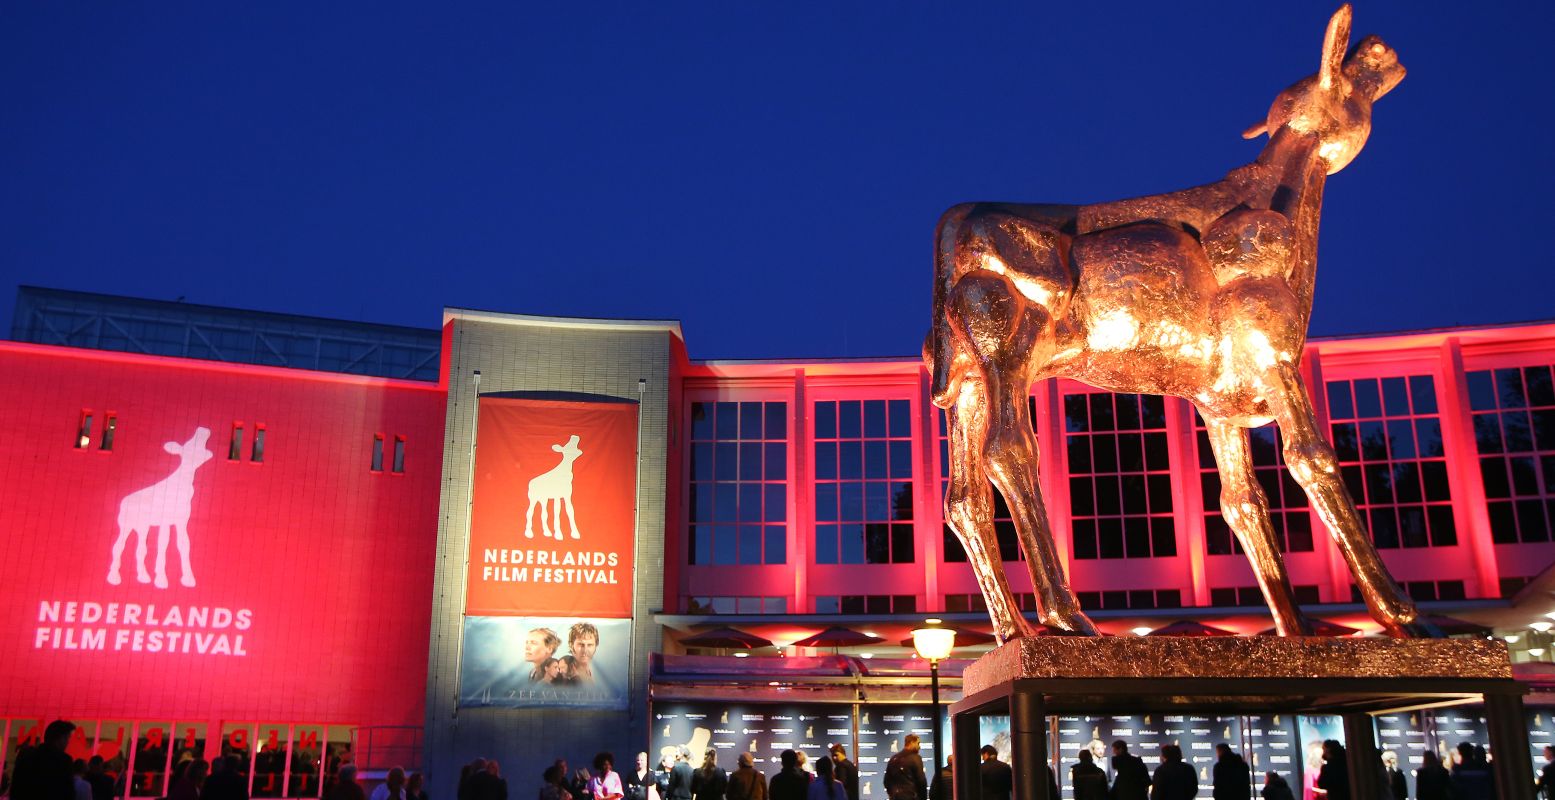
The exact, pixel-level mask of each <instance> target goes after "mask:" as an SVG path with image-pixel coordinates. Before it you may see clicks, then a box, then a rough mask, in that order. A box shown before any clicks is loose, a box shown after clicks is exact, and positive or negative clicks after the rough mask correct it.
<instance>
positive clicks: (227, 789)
mask: <svg viewBox="0 0 1555 800" xmlns="http://www.w3.org/2000/svg"><path fill="white" fill-rule="evenodd" d="M220 763H221V765H222V767H221V771H219V772H212V773H211V776H210V777H209V778H206V779H205V787H204V788H203V789H201V790H200V800H248V781H247V780H245V779H244V777H243V759H242V758H240V757H238V756H237V755H235V754H230V753H229V754H228V755H227V757H226V758H223V759H222V760H221V762H220Z"/></svg>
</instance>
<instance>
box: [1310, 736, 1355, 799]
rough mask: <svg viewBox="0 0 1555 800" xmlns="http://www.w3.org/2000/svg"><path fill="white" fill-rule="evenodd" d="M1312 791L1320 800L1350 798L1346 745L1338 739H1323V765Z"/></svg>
mask: <svg viewBox="0 0 1555 800" xmlns="http://www.w3.org/2000/svg"><path fill="white" fill-rule="evenodd" d="M1312 791H1313V794H1314V795H1316V796H1317V797H1318V798H1320V800H1350V767H1349V765H1348V764H1347V763H1345V760H1344V745H1342V744H1340V743H1339V741H1338V740H1337V739H1326V740H1324V741H1323V766H1322V767H1320V768H1319V769H1318V771H1317V780H1316V781H1314V782H1313V785H1312Z"/></svg>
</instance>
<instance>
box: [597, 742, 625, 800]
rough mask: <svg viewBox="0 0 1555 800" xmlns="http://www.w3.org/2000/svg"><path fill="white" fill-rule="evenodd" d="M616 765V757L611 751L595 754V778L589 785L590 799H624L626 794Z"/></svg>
mask: <svg viewBox="0 0 1555 800" xmlns="http://www.w3.org/2000/svg"><path fill="white" fill-rule="evenodd" d="M615 766H616V757H615V756H614V755H612V754H610V753H600V754H598V755H596V756H594V779H593V780H591V781H589V785H588V792H589V798H590V800H622V798H623V797H625V796H626V792H625V791H624V790H623V788H622V786H621V774H620V773H618V772H616V770H615Z"/></svg>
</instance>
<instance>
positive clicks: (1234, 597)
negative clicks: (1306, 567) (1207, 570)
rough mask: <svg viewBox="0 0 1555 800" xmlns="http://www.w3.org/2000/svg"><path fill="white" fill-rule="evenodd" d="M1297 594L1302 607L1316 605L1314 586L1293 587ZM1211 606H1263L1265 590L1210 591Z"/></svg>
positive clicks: (1247, 587)
mask: <svg viewBox="0 0 1555 800" xmlns="http://www.w3.org/2000/svg"><path fill="white" fill-rule="evenodd" d="M1291 589H1292V590H1293V591H1294V592H1295V594H1296V602H1297V603H1300V604H1301V605H1316V604H1317V603H1318V602H1319V600H1318V589H1317V587H1316V586H1312V585H1301V586H1292V587H1291ZM1209 604H1210V605H1212V606H1216V607H1219V608H1235V607H1237V606H1262V605H1263V604H1264V602H1263V590H1262V589H1259V588H1258V587H1257V586H1236V587H1230V586H1226V587H1221V588H1218V589H1210V590H1209Z"/></svg>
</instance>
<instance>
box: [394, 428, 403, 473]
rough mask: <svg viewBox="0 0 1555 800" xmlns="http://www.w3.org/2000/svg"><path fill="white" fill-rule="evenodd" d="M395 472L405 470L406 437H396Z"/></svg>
mask: <svg viewBox="0 0 1555 800" xmlns="http://www.w3.org/2000/svg"><path fill="white" fill-rule="evenodd" d="M393 470H394V472H395V474H402V473H404V472H405V437H403V436H396V437H394V466H393Z"/></svg>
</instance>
